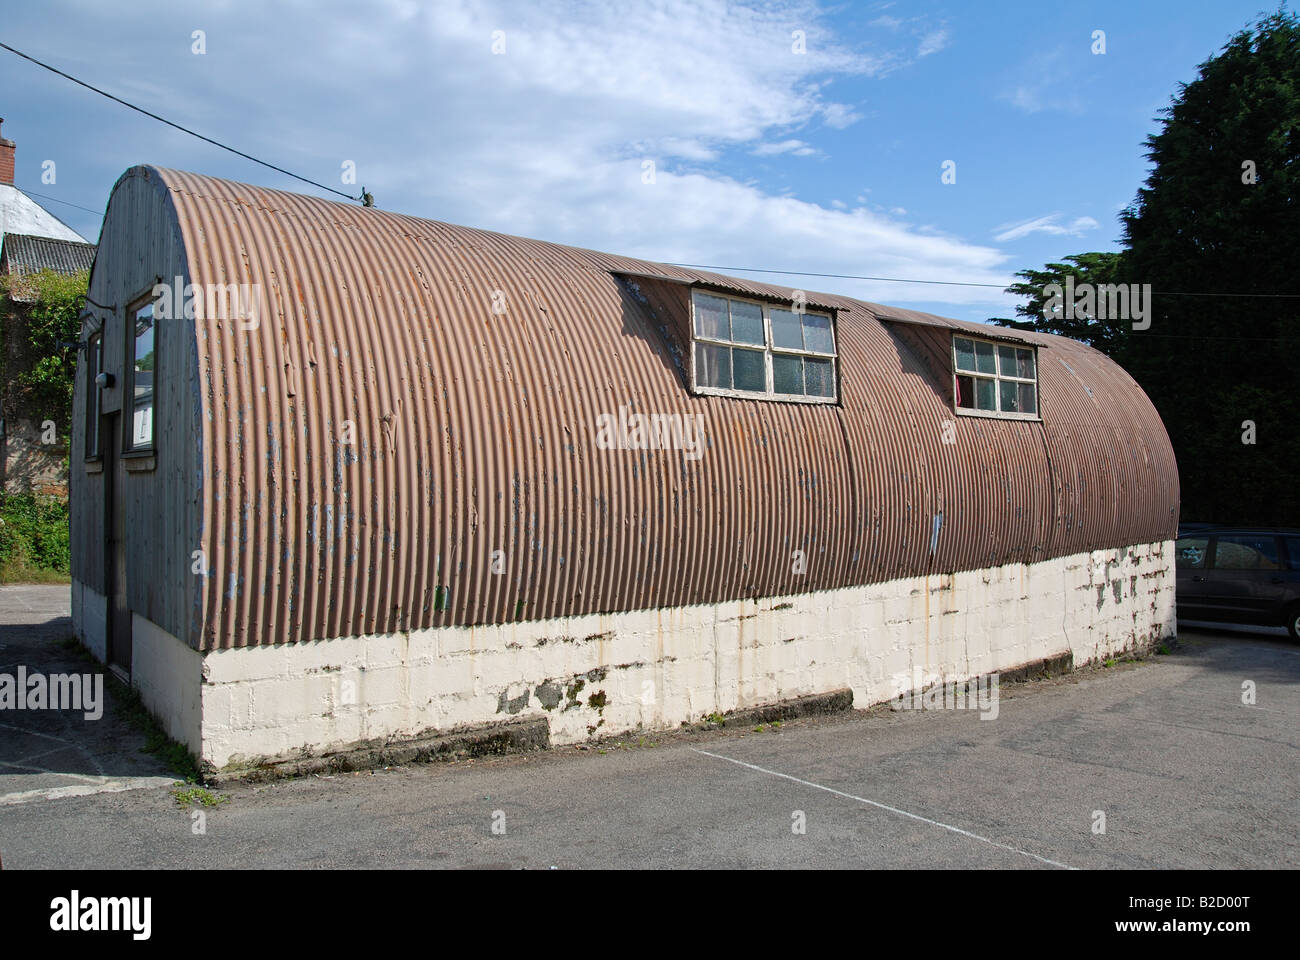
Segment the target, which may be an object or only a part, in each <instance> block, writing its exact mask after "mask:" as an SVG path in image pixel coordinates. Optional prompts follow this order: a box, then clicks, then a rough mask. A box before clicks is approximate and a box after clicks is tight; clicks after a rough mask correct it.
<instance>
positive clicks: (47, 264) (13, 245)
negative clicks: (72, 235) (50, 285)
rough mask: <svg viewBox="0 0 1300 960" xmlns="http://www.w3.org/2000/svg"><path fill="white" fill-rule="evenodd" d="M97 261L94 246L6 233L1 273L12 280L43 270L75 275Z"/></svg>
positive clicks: (1, 250) (0, 267) (0, 266)
mask: <svg viewBox="0 0 1300 960" xmlns="http://www.w3.org/2000/svg"><path fill="white" fill-rule="evenodd" d="M94 260H95V245H94V244H93V243H81V242H80V241H75V240H55V239H53V238H51V237H35V236H31V235H29V234H22V233H6V234H5V235H4V241H3V247H2V249H0V270H3V271H4V272H6V273H8V274H9V275H11V276H26V275H28V274H32V273H39V272H40V271H42V270H53V271H55V272H56V273H76V272H77V271H78V270H89V269H90V265H91V263H93V262H94Z"/></svg>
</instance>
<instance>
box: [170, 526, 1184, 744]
mask: <svg viewBox="0 0 1300 960" xmlns="http://www.w3.org/2000/svg"><path fill="white" fill-rule="evenodd" d="M1173 555H1174V554H1173V545H1172V543H1168V542H1166V543H1155V544H1140V545H1137V546H1134V547H1129V548H1124V549H1118V550H1104V551H1096V552H1094V553H1092V554H1080V555H1076V556H1071V557H1064V558H1059V559H1056V560H1050V561H1045V562H1042V563H1035V564H1009V565H1007V566H1005V567H1001V568H997V569H992V570H981V571H968V572H963V573H957V574H945V575H936V576H931V577H928V578H927V577H914V578H907V579H903V580H896V581H891V582H888V583H882V584H873V585H869V586H866V587H851V588H846V589H843V590H832V591H824V592H821V593H816V594H802V595H796V596H791V597H775V598H766V599H761V600H757V601H754V600H738V601H729V602H726V603H721V604H715V605H698V606H692V607H685V608H677V609H672V610H650V611H639V612H633V613H619V614H600V615H592V616H583V617H567V618H562V619H557V620H551V621H530V622H524V623H511V624H503V625H499V626H479V627H447V628H438V629H429V630H420V631H415V632H413V633H410V634H391V635H386V636H373V637H352V638H345V639H337V640H328V641H317V642H313V643H304V644H286V645H281V646H275V647H255V648H246V649H237V650H220V651H214V652H212V653H209V654H208V655H207V656H206V657H204V658H203V660H202V675H203V683H202V690H201V696H202V755H203V758H204V759H205V760H208V761H210V762H211V763H213V764H215V765H216V766H218V767H222V766H225V765H227V764H229V763H231V762H232V761H246V760H251V759H254V758H257V759H263V758H276V757H283V756H288V755H293V754H297V753H300V752H301V751H303V750H304V749H307V750H310V751H313V752H318V751H324V750H330V749H338V748H341V747H344V746H347V745H349V744H353V743H356V742H357V741H359V740H364V739H370V738H376V737H385V736H410V735H414V734H417V733H421V732H424V731H427V730H430V729H437V730H447V729H450V728H453V727H456V726H462V725H467V724H480V723H485V722H489V721H493V720H502V719H509V718H511V717H515V716H546V717H548V718H549V721H550V725H551V736H552V740H553V741H554V742H556V743H570V742H575V741H580V740H584V739H587V738H588V736H590V730H589V728H593V727H594V728H595V729H596V732H597V734H598V735H605V734H612V733H621V732H626V731H632V730H636V729H638V728H664V727H675V726H677V725H679V724H680V723H681V722H682V721H695V720H698V719H700V718H701V717H702V716H704V715H706V714H709V713H713V712H715V711H717V712H721V713H725V712H726V711H728V710H733V709H736V708H738V707H746V706H754V705H758V704H763V703H770V702H774V701H777V700H783V699H787V698H790V697H796V696H801V695H805V694H811V693H824V692H827V691H830V690H834V689H838V688H843V687H849V688H851V689H852V690H853V694H854V702H855V703H856V704H857V705H858V706H866V705H869V704H872V703H879V702H881V701H884V700H887V699H889V698H890V697H892V696H894V695H895V694H896V693H897V692H898V683H899V678H900V677H904V678H910V677H911V676H912V672H913V669H914V668H916V669H920V670H921V671H922V672H923V673H924V674H925V675H934V676H939V677H942V678H943V679H945V680H950V681H959V680H964V679H967V678H969V677H972V676H977V675H981V674H987V673H992V672H995V671H997V670H1004V669H1008V668H1010V667H1014V666H1018V665H1020V664H1023V663H1027V662H1030V661H1033V660H1038V659H1040V658H1043V657H1050V656H1056V655H1059V654H1061V653H1064V652H1066V651H1067V650H1069V651H1072V652H1073V654H1074V658H1075V663H1076V664H1079V665H1081V664H1083V663H1086V662H1089V661H1093V660H1098V659H1103V658H1106V657H1109V656H1113V655H1115V654H1117V653H1120V652H1122V651H1124V650H1127V649H1131V648H1133V647H1134V646H1136V645H1144V644H1147V643H1150V642H1152V641H1153V640H1156V639H1159V638H1163V637H1166V636H1171V635H1172V634H1173V632H1174V577H1173ZM1116 584H1118V588H1117V587H1116ZM1117 589H1118V592H1119V599H1118V600H1117V599H1116V590H1117ZM1099 590H1100V596H1101V605H1100V607H1099V606H1098V596H1099V592H1098V591H1099ZM777 607H781V609H775V608H777ZM927 608H928V615H927ZM155 629H156V628H155ZM174 642H176V643H178V644H179V642H178V641H174ZM590 671H604V676H603V677H599V675H598V674H593V676H597V677H599V678H598V679H594V680H593V679H590V678H589V677H588V673H589V672H590ZM579 679H580V680H581V681H582V689H581V690H580V691H578V692H577V700H576V701H574V700H571V699H570V698H569V697H568V696H567V692H568V691H569V690H571V689H573V688H574V686H575V684H576V682H577V681H578V680H579ZM176 682H178V683H181V682H184V681H182V680H181V679H180V678H178V679H177V681H176ZM546 684H554V685H556V686H558V687H559V688H560V702H559V703H558V705H556V706H555V707H554V709H551V710H547V709H545V708H544V707H543V704H542V702H541V699H540V695H541V693H542V691H543V687H544V685H546ZM647 690H649V691H652V693H653V696H652V697H650V698H648V699H647V700H646V702H643V694H645V693H646V692H647ZM600 692H603V693H604V694H605V697H606V706H605V707H604V708H603V709H597V708H595V707H593V706H591V705H590V704H589V699H590V698H591V697H592V696H593V695H595V694H597V693H600ZM574 703H576V704H578V706H576V707H574V706H572V705H573V704H574ZM566 706H567V707H569V708H568V709H566ZM602 720H603V723H601V721H602Z"/></svg>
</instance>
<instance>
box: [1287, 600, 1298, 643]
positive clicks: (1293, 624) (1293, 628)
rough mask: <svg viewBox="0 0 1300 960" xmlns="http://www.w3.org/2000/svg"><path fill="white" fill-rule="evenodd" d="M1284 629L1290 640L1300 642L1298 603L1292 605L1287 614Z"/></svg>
mask: <svg viewBox="0 0 1300 960" xmlns="http://www.w3.org/2000/svg"><path fill="white" fill-rule="evenodd" d="M1286 629H1287V632H1288V633H1290V634H1291V639H1292V640H1296V641H1300V603H1297V604H1294V605H1293V606H1292V607H1291V609H1290V611H1289V612H1288V613H1287V615H1286Z"/></svg>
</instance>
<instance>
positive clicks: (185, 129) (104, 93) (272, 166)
mask: <svg viewBox="0 0 1300 960" xmlns="http://www.w3.org/2000/svg"><path fill="white" fill-rule="evenodd" d="M0 48H4V49H5V50H8V51H9V52H10V53H12V54H15V55H16V56H19V57H22V58H23V59H24V60H28V61H30V62H32V63H34V64H36V65H37V66H38V67H43V68H44V69H46V70H48V71H50V72H51V73H56V74H58V75H59V76H60V77H63V78H64V79H65V80H71V81H72V82H73V83H75V84H77V85H78V86H81V87H85V88H86V89H87V90H91V91H93V92H95V93H97V94H99V95H100V96H101V97H107V98H108V99H109V100H112V101H114V102H115V103H120V104H121V105H122V106H124V107H128V108H130V109H131V110H134V111H135V112H136V113H142V114H144V115H145V116H146V117H150V118H152V119H154V120H157V121H158V122H159V123H165V124H167V126H169V127H173V128H175V129H177V130H179V131H181V133H188V134H189V135H190V136H191V137H197V138H198V139H200V140H202V141H204V142H205V143H210V144H212V145H213V146H214V147H220V148H221V149H222V150H226V151H229V152H230V153H233V154H235V156H237V157H243V158H244V159H245V160H252V161H253V162H254V163H258V164H261V165H262V166H264V167H267V168H268V169H270V170H274V171H276V172H277V173H283V174H284V175H285V176H286V177H293V179H295V180H300V181H302V182H303V183H309V184H311V185H312V186H313V187H318V188H319V189H321V190H328V191H329V192H330V193H334V194H337V195H338V196H340V197H343V198H344V199H346V200H358V201H362V200H364V199H365V198H364V196H362V197H353V196H350V195H349V194H346V193H344V192H343V191H342V190H335V189H334V188H333V187H327V186H326V185H325V184H323V183H317V182H316V181H315V180H309V179H308V178H306V177H300V176H299V175H298V174H296V173H292V172H290V171H289V170H286V169H284V167H277V166H276V165H275V164H273V163H267V162H266V161H265V160H259V159H258V158H257V157H255V156H253V155H252V154H248V153H244V151H242V150H236V149H235V148H234V147H229V146H226V144H224V143H221V142H220V141H217V140H213V139H212V138H211V137H205V136H204V135H203V134H201V133H198V132H196V131H194V130H191V129H189V128H188V127H182V126H181V125H180V124H179V123H173V122H172V121H171V120H168V119H167V118H166V117H160V116H158V114H156V113H151V112H150V111H148V110H146V109H144V108H143V107H137V106H136V105H135V104H134V103H128V102H127V101H126V100H123V99H122V98H121V97H115V96H113V94H111V93H108V92H107V91H105V90H101V89H99V87H96V86H93V85H92V84H89V83H86V81H84V80H78V79H77V78H76V77H74V76H72V75H71V74H69V73H64V72H63V71H62V70H60V69H58V68H57V67H52V66H50V65H49V64H48V63H44V62H42V61H40V60H37V59H36V58H35V57H32V56H29V55H27V54H25V53H23V52H22V51H21V50H17V49H15V48H13V47H11V46H9V44H7V43H0ZM83 209H84V208H83ZM92 212H93V211H92Z"/></svg>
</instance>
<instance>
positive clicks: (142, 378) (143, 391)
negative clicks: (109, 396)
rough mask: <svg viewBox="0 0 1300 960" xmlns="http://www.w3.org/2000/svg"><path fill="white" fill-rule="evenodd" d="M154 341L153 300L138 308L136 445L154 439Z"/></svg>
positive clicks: (133, 436) (133, 442)
mask: <svg viewBox="0 0 1300 960" xmlns="http://www.w3.org/2000/svg"><path fill="white" fill-rule="evenodd" d="M153 341H154V320H153V304H150V305H149V306H147V307H142V308H141V309H139V310H137V311H136V312H135V361H134V367H133V368H132V371H131V383H132V386H133V387H134V400H133V403H134V406H133V411H132V416H131V445H132V446H133V447H148V446H150V445H151V444H152V443H153V373H154V342H153Z"/></svg>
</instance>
